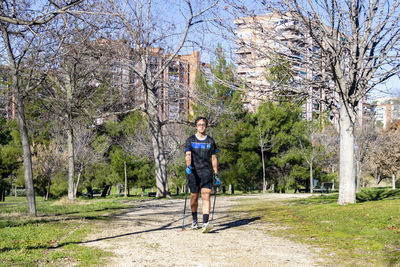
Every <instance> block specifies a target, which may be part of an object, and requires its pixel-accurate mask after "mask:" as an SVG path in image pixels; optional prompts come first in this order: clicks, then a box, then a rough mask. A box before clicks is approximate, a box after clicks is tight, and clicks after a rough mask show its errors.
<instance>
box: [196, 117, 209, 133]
mask: <svg viewBox="0 0 400 267" xmlns="http://www.w3.org/2000/svg"><path fill="white" fill-rule="evenodd" d="M206 128H207V126H206V122H205V121H204V120H199V121H198V122H197V124H196V130H197V132H198V133H201V134H205V132H206Z"/></svg>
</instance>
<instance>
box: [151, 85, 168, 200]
mask: <svg viewBox="0 0 400 267" xmlns="http://www.w3.org/2000/svg"><path fill="white" fill-rule="evenodd" d="M149 84H150V83H149ZM148 91H149V93H148V101H149V106H148V113H147V114H148V116H149V125H150V133H151V141H152V145H153V155H154V163H155V174H156V187H157V193H156V197H166V196H167V192H168V180H167V168H166V160H165V154H164V151H165V146H164V137H163V135H162V129H161V122H160V119H159V117H158V110H157V100H156V95H155V92H154V91H153V90H148Z"/></svg>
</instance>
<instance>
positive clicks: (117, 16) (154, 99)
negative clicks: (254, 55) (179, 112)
mask: <svg viewBox="0 0 400 267" xmlns="http://www.w3.org/2000/svg"><path fill="white" fill-rule="evenodd" d="M107 2H108V3H109V7H110V10H108V12H109V13H110V14H112V15H113V17H112V18H113V23H114V24H113V25H115V26H117V27H118V28H119V29H121V33H122V34H121V35H120V36H121V37H122V36H123V37H124V39H126V40H127V43H128V45H130V46H131V47H132V49H131V51H130V53H129V55H130V57H129V58H128V59H129V60H127V61H126V62H127V63H128V64H127V65H126V67H127V68H128V69H129V71H130V72H132V73H134V75H135V76H136V77H137V86H138V89H139V90H140V91H141V95H143V96H144V98H143V101H142V105H141V107H142V108H141V110H142V111H143V112H144V114H145V116H146V118H147V120H148V123H149V127H150V133H151V139H152V146H153V156H154V160H155V172H156V187H157V196H158V197H163V196H164V197H165V196H166V195H167V192H168V180H167V169H166V157H165V140H164V136H163V131H162V128H163V126H164V125H166V124H167V123H168V120H165V118H163V117H162V116H161V106H162V105H161V102H160V97H159V96H160V93H161V92H160V90H161V89H162V88H163V82H164V78H163V75H164V73H165V70H166V69H167V68H169V66H170V65H171V63H172V62H173V60H174V59H175V58H176V57H177V55H178V53H179V52H180V51H181V49H182V48H183V47H184V45H185V43H186V40H187V36H188V35H189V32H190V31H191V30H192V28H194V27H195V25H196V24H199V23H201V22H202V21H203V20H202V16H203V15H204V14H205V13H206V12H207V11H208V10H210V9H211V8H212V7H214V6H215V5H216V4H217V2H218V0H216V1H205V2H206V4H205V3H201V4H200V3H199V4H198V5H194V4H193V3H192V2H194V1H190V0H185V1H183V3H181V4H180V5H178V4H177V3H175V2H170V3H166V2H165V1H163V2H162V3H163V6H164V7H165V6H166V5H168V4H170V5H171V6H173V9H174V14H176V16H174V20H170V19H168V18H166V17H165V16H166V15H167V13H166V12H165V11H162V10H160V6H159V5H158V4H159V3H158V2H157V1H151V0H145V1H115V0H108V1H107ZM203 6H205V7H203ZM164 7H163V8H164ZM168 21H169V22H168ZM160 48H163V49H164V50H163V49H160ZM163 51H166V52H168V53H167V55H166V56H165V55H163V54H162V53H163ZM125 56H127V55H125ZM161 58H162V59H163V60H159V59H161ZM161 95H162V94H161Z"/></svg>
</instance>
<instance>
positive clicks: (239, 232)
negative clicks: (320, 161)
mask: <svg viewBox="0 0 400 267" xmlns="http://www.w3.org/2000/svg"><path fill="white" fill-rule="evenodd" d="M308 196H309V194H264V195H250V196H235V197H231V196H229V197H217V200H216V208H215V213H214V220H213V221H212V222H213V224H214V228H213V230H212V231H211V232H210V233H207V234H203V233H201V230H190V224H191V222H192V219H191V213H190V211H189V203H188V205H187V209H186V214H187V216H186V218H185V230H182V217H183V216H182V215H183V206H184V200H182V199H157V200H147V201H142V202H138V203H136V205H134V206H133V207H132V208H130V209H129V210H128V211H127V212H125V213H122V214H119V215H117V216H116V217H115V219H114V220H112V221H111V222H101V223H99V224H98V225H97V227H98V229H99V231H98V232H96V233H93V234H92V235H91V236H89V237H88V239H87V240H86V242H85V245H87V246H93V247H97V248H100V249H103V250H105V251H110V252H112V253H113V255H114V256H113V257H111V258H109V259H108V260H109V262H107V263H105V264H104V265H105V266H322V265H323V264H321V263H320V262H318V258H319V257H318V254H319V251H320V249H319V248H317V247H310V246H308V245H304V244H301V243H297V242H293V241H290V240H288V239H285V238H281V237H276V236H273V235H272V233H271V232H273V231H276V230H277V229H279V225H270V224H267V223H265V222H262V221H261V220H260V219H259V218H253V217H251V215H249V214H247V213H235V212H230V210H231V208H232V207H233V206H234V205H237V204H238V202H237V201H236V200H238V199H241V198H264V199H268V200H278V199H282V198H299V197H301V198H304V197H308ZM212 200H213V198H212ZM188 202H189V201H188ZM199 207H201V200H200V203H199ZM199 210H201V209H200V208H199ZM210 217H211V215H210ZM201 218H202V215H201V213H200V214H199V220H200V222H201Z"/></svg>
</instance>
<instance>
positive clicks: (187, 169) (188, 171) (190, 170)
mask: <svg viewBox="0 0 400 267" xmlns="http://www.w3.org/2000/svg"><path fill="white" fill-rule="evenodd" d="M192 169H193V167H192V165H190V164H189V165H188V166H187V167H186V173H187V174H191V173H192Z"/></svg>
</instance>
